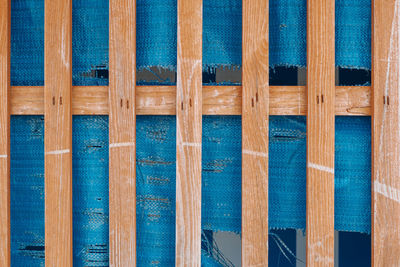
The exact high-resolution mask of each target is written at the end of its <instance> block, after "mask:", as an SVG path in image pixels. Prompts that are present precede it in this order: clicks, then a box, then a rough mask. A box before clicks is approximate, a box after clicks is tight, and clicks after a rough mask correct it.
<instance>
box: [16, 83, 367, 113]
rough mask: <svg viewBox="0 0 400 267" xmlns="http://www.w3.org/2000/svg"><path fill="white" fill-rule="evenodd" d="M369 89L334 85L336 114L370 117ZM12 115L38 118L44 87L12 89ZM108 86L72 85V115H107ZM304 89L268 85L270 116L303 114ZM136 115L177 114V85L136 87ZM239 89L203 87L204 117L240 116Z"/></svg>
mask: <svg viewBox="0 0 400 267" xmlns="http://www.w3.org/2000/svg"><path fill="white" fill-rule="evenodd" d="M370 95H371V88H370V87H369V86H336V100H335V102H336V103H335V106H336V108H335V114H336V115H343V116H348V115H349V116H351V115H355V116H366V115H371V106H370ZM10 101H11V114H13V115H40V114H43V112H44V107H43V101H44V100H43V87H40V86H35V87H29V86H13V87H11V99H10ZM108 111H109V106H108V87H106V86H74V87H73V88H72V114H74V115H106V114H108ZM306 113H307V92H306V87H305V86H270V87H269V114H270V115H306ZM136 114H137V115H176V86H136ZM241 114H242V87H241V86H203V115H241Z"/></svg>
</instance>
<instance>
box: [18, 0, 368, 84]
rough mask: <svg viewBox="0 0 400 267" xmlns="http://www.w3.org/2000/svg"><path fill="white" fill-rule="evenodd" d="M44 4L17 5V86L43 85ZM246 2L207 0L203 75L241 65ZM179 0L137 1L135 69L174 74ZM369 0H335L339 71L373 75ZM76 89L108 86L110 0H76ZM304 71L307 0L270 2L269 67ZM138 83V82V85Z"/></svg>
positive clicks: (37, 0) (23, 0)
mask: <svg viewBox="0 0 400 267" xmlns="http://www.w3.org/2000/svg"><path fill="white" fill-rule="evenodd" d="M43 2H44V0H14V1H12V5H11V9H12V21H11V27H12V32H11V39H12V46H11V81H12V85H26V86H28V85H31V86H34V85H43V80H44V75H43V71H44V67H43V60H44V59H43V57H44V48H43V47H44V41H43V39H44V17H43V16H44V3H43ZM241 2H242V0H220V1H215V0H204V2H203V5H204V7H203V14H204V19H203V28H204V29H203V69H205V70H213V69H215V68H216V67H218V66H224V67H228V68H231V67H234V68H236V67H240V65H241V36H242V33H241V21H242V19H241V9H242V7H241ZM176 3H177V2H176V0H138V1H137V68H138V69H143V68H147V69H149V68H150V67H158V68H167V69H170V70H175V69H176V41H177V40H176V25H177V6H176ZM370 6H371V0H351V1H347V0H346V1H345V0H336V65H338V66H341V67H353V68H364V69H370V66H371V45H370V43H371V34H370V32H371V22H370V20H371V9H370ZM72 45H73V83H74V84H75V85H107V84H108V0H96V1H95V0H89V1H83V0H74V1H73V44H72ZM305 65H306V1H305V0H293V1H292V0H291V1H289V0H275V1H270V66H272V67H274V66H305ZM139 82H140V81H139Z"/></svg>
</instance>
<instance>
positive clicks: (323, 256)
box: [306, 0, 335, 267]
mask: <svg viewBox="0 0 400 267" xmlns="http://www.w3.org/2000/svg"><path fill="white" fill-rule="evenodd" d="M307 12H308V14H307V101H308V102H307V106H308V112H307V227H306V231H307V266H332V267H333V265H334V192H335V187H334V165H335V37H334V36H335V1H332V0H308V1H307Z"/></svg>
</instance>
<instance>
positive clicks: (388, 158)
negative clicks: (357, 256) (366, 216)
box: [371, 0, 400, 267]
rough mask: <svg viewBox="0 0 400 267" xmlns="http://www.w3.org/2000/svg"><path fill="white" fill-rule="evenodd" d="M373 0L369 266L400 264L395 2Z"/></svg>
mask: <svg viewBox="0 0 400 267" xmlns="http://www.w3.org/2000/svg"><path fill="white" fill-rule="evenodd" d="M372 2H373V6H372V12H373V16H372V17H373V20H372V28H373V37H372V43H373V47H372V48H373V49H372V51H373V52H372V55H373V56H372V58H373V59H372V88H373V97H372V99H373V100H372V129H373V134H372V181H371V184H372V197H371V210H372V214H371V219H372V229H371V231H372V235H371V237H372V265H371V266H376V267H378V266H400V167H399V163H400V136H399V133H400V103H399V99H400V91H399V89H400V1H398V0H396V1H394V0H379V1H378V0H375V1H372Z"/></svg>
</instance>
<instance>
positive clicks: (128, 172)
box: [109, 0, 136, 266]
mask: <svg viewBox="0 0 400 267" xmlns="http://www.w3.org/2000/svg"><path fill="white" fill-rule="evenodd" d="M109 20H110V37H109V38H110V53H109V54H110V71H109V83H110V86H109V103H110V115H109V119H110V122H109V123H110V126H109V131H110V132H109V135H110V137H109V139H110V145H109V148H110V149H109V153H110V154H109V167H110V168H109V173H110V175H109V196H110V200H109V205H110V219H109V220H110V266H136V173H135V171H136V143H135V142H136V114H135V85H136V1H135V0H113V1H110V18H109Z"/></svg>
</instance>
